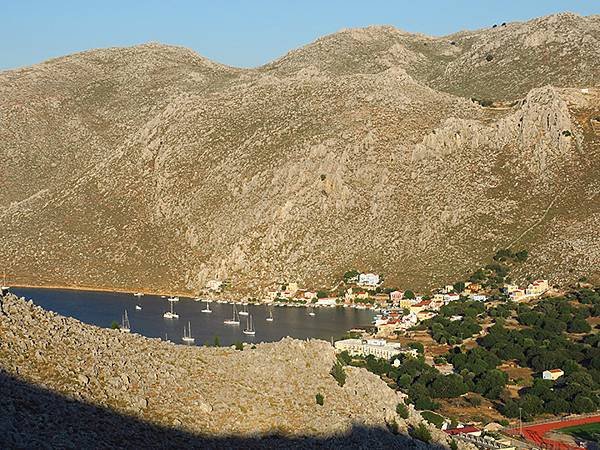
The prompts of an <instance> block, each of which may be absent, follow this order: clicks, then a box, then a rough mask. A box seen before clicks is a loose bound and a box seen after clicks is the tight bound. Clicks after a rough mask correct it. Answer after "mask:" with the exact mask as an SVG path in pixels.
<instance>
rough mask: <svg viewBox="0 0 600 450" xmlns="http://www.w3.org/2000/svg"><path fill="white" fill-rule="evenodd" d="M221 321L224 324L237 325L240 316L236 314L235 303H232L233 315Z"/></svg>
mask: <svg viewBox="0 0 600 450" xmlns="http://www.w3.org/2000/svg"><path fill="white" fill-rule="evenodd" d="M223 323H224V324H225V325H239V324H240V317H239V315H238V312H237V308H236V307H235V304H234V305H233V317H232V318H231V319H226V320H224V321H223Z"/></svg>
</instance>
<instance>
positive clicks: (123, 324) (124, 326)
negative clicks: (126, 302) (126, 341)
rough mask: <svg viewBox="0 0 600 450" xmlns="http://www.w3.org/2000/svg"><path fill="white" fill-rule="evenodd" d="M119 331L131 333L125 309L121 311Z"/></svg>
mask: <svg viewBox="0 0 600 450" xmlns="http://www.w3.org/2000/svg"><path fill="white" fill-rule="evenodd" d="M120 329H121V331H122V332H123V333H131V325H129V317H127V310H125V312H124V313H123V317H122V318H121V328H120Z"/></svg>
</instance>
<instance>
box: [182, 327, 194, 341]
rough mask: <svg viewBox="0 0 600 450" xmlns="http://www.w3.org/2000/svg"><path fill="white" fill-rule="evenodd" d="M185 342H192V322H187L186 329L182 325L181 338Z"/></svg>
mask: <svg viewBox="0 0 600 450" xmlns="http://www.w3.org/2000/svg"><path fill="white" fill-rule="evenodd" d="M181 340H182V341H183V342H185V343H186V344H193V343H194V341H195V339H194V338H193V337H192V324H191V323H190V322H188V327H187V329H186V328H185V327H183V337H182V338H181Z"/></svg>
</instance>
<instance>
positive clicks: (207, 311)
mask: <svg viewBox="0 0 600 450" xmlns="http://www.w3.org/2000/svg"><path fill="white" fill-rule="evenodd" d="M202 312H203V313H211V312H212V311H211V310H210V305H209V304H208V302H206V308H205V309H203V310H202Z"/></svg>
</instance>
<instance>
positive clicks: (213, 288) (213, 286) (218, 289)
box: [206, 280, 223, 292]
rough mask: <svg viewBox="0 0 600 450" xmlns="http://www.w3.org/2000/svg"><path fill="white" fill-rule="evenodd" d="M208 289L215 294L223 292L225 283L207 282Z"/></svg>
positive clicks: (218, 281)
mask: <svg viewBox="0 0 600 450" xmlns="http://www.w3.org/2000/svg"><path fill="white" fill-rule="evenodd" d="M206 289H208V290H211V291H214V292H221V290H222V289H223V282H222V281H220V280H208V281H207V282H206Z"/></svg>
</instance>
